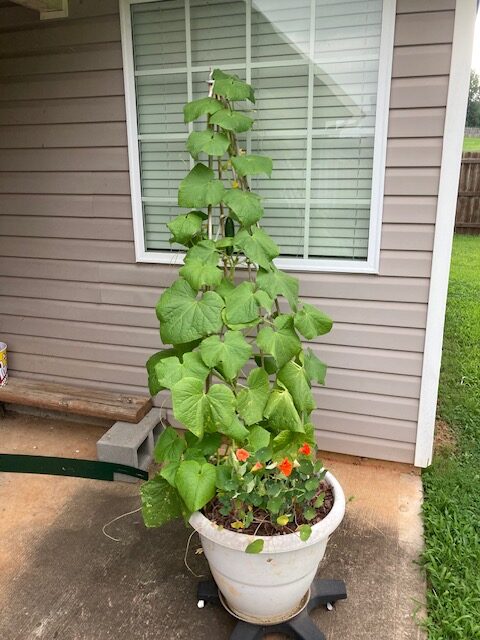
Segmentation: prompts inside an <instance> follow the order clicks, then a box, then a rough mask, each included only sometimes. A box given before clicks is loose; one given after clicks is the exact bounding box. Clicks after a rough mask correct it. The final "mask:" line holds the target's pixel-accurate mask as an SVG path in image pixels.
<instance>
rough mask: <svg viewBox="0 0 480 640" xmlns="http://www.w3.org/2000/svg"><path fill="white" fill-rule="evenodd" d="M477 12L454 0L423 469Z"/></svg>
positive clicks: (420, 436)
mask: <svg viewBox="0 0 480 640" xmlns="http://www.w3.org/2000/svg"><path fill="white" fill-rule="evenodd" d="M476 12H477V2H476V0H457V3H456V10H455V26H454V32H453V43H452V60H451V64H450V80H449V85H448V96H447V109H446V115H445V129H444V136H443V150H442V164H441V169H440V185H439V191H438V204H437V216H436V224H435V238H434V245H433V258H432V272H431V279H430V293H429V299H428V312H427V324H426V333H425V349H424V356H423V370H422V383H421V388H420V404H419V411H418V427H417V441H416V448H415V465H416V466H418V467H427V466H428V465H429V464H430V462H431V460H432V453H433V438H434V431H435V414H436V407H437V397H438V382H439V379H440V365H441V360H442V344H443V329H444V324H445V310H446V304H447V292H448V278H449V273H450V259H451V254H452V240H453V231H454V226H455V212H456V205H457V192H458V180H459V176H460V162H461V155H462V145H463V132H464V127H465V116H466V111H467V97H468V85H469V79H470V62H471V59H472V48H473V31H474V26H475V18H476Z"/></svg>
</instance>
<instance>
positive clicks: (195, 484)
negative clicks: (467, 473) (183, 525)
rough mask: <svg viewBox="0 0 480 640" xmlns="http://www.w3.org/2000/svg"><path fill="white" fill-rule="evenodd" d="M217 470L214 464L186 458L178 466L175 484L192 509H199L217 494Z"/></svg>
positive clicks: (188, 506)
mask: <svg viewBox="0 0 480 640" xmlns="http://www.w3.org/2000/svg"><path fill="white" fill-rule="evenodd" d="M215 478H216V471H215V467H214V466H213V464H210V463H208V462H206V463H205V464H200V463H199V462H197V461H196V460H184V461H183V462H182V463H181V464H180V466H179V467H178V471H177V474H176V476H175V484H176V485H177V489H178V493H179V494H180V496H181V497H182V499H183V501H184V502H185V504H186V505H187V508H188V509H189V510H190V511H192V512H193V511H198V510H199V509H201V508H202V507H204V506H205V505H206V504H207V502H210V500H211V499H212V498H213V496H214V495H215Z"/></svg>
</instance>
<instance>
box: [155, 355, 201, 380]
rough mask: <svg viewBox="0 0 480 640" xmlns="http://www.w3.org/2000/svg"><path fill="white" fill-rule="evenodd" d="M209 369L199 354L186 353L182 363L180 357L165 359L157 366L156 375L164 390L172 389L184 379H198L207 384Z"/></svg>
mask: <svg viewBox="0 0 480 640" xmlns="http://www.w3.org/2000/svg"><path fill="white" fill-rule="evenodd" d="M208 374H209V369H208V367H207V366H205V363H204V362H203V360H202V358H201V357H200V354H199V353H198V352H196V351H195V352H194V353H186V354H185V355H184V356H183V361H182V362H181V361H180V360H179V358H178V357H171V358H165V359H163V360H160V361H159V362H158V363H157V364H156V366H155V372H154V375H155V376H156V379H157V381H158V384H159V385H160V387H161V388H162V389H172V387H173V386H174V385H175V384H177V382H179V380H181V379H182V378H198V379H199V380H201V381H202V382H205V380H206V379H207V375H208Z"/></svg>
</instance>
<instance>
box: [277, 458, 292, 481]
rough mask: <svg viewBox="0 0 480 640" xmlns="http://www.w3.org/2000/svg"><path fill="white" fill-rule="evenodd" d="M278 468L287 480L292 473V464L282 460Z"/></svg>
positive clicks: (286, 459)
mask: <svg viewBox="0 0 480 640" xmlns="http://www.w3.org/2000/svg"><path fill="white" fill-rule="evenodd" d="M278 468H279V469H280V471H281V472H282V473H283V474H284V475H285V476H287V478H288V476H289V475H290V474H291V473H292V469H293V463H292V462H291V461H290V460H289V459H288V458H284V459H283V460H282V461H281V463H280V464H279V465H278Z"/></svg>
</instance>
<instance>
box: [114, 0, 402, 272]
mask: <svg viewBox="0 0 480 640" xmlns="http://www.w3.org/2000/svg"><path fill="white" fill-rule="evenodd" d="M121 13H122V42H123V53H124V71H125V84H126V88H125V92H126V102H127V127H128V135H129V158H130V175H131V187H132V204H133V210H134V227H135V245H136V255H137V260H139V261H147V262H172V261H174V260H175V259H176V256H177V255H178V248H177V247H175V246H172V245H170V244H169V241H168V240H169V232H168V229H167V228H166V223H167V222H168V221H169V220H171V219H172V218H173V217H175V216H176V215H177V214H178V213H179V212H180V209H179V208H178V207H177V204H176V201H177V188H178V183H179V182H180V180H181V179H182V178H183V177H184V176H185V174H186V172H187V171H188V170H189V168H190V167H191V166H193V164H192V160H191V158H190V157H189V155H188V154H187V152H186V151H185V140H186V138H187V136H188V134H189V132H190V131H191V130H192V127H195V126H196V125H192V124H190V125H186V124H184V123H183V116H182V107H183V104H184V103H185V102H187V101H190V100H194V99H196V98H199V97H203V96H205V95H206V92H207V84H206V81H207V79H208V73H209V70H210V68H212V67H213V68H214V67H220V68H221V69H222V70H225V71H233V72H234V73H236V74H237V75H239V76H240V77H241V78H242V79H245V80H246V81H247V82H249V83H252V84H253V85H254V87H255V91H256V97H257V103H256V105H254V106H253V107H247V106H246V107H245V108H246V109H253V111H254V113H253V114H252V115H253V117H254V118H255V120H256V123H255V125H254V130H252V131H251V132H249V133H248V134H246V136H245V138H244V140H242V144H243V146H244V147H245V148H246V149H247V151H248V152H249V153H261V154H266V155H269V156H271V157H272V158H273V161H274V172H273V174H272V178H271V179H268V178H265V179H263V178H259V179H255V180H252V188H253V189H254V190H255V191H257V192H258V193H259V194H260V195H262V197H263V198H264V207H265V217H264V218H263V220H262V225H263V226H264V227H265V228H266V229H267V230H268V232H269V233H270V234H271V235H272V236H273V238H274V239H275V240H276V242H277V243H278V245H279V246H280V248H281V258H280V259H279V260H278V262H279V265H280V266H281V267H283V268H292V269H295V270H302V269H303V270H330V271H370V272H371V271H375V270H376V269H377V267H378V260H379V244H380V229H381V208H382V199H383V181H384V167H385V147H386V128H387V118H388V95H389V84H390V75H391V58H392V49H393V28H394V15H395V0H345V1H343V0H298V4H297V5H294V3H292V2H291V1H290V0H288V1H287V0H244V1H240V0H161V1H150V0H147V1H145V0H143V1H140V2H138V1H137V0H122V2H121Z"/></svg>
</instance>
